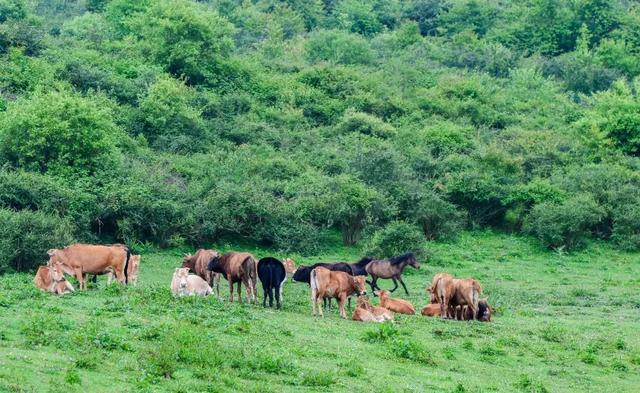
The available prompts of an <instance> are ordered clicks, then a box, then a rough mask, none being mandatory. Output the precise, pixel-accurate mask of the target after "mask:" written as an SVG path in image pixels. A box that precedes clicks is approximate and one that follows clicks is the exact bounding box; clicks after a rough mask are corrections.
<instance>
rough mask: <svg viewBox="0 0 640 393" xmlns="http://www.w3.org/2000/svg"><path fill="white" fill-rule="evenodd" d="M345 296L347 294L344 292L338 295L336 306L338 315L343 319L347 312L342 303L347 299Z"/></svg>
mask: <svg viewBox="0 0 640 393" xmlns="http://www.w3.org/2000/svg"><path fill="white" fill-rule="evenodd" d="M346 298H347V296H346V295H344V294H342V295H340V297H339V298H338V306H339V307H340V316H341V317H342V318H344V319H347V312H346V311H345V309H344V303H345V301H346V300H347V299H346Z"/></svg>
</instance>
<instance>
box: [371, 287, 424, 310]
mask: <svg viewBox="0 0 640 393" xmlns="http://www.w3.org/2000/svg"><path fill="white" fill-rule="evenodd" d="M375 294H376V295H378V296H380V306H381V307H384V308H386V309H387V310H391V311H393V312H397V313H400V314H407V315H413V314H415V313H416V309H415V308H413V305H412V304H411V303H409V302H408V301H406V300H402V299H393V298H391V297H389V295H390V294H391V292H389V291H386V290H383V291H376V292H375Z"/></svg>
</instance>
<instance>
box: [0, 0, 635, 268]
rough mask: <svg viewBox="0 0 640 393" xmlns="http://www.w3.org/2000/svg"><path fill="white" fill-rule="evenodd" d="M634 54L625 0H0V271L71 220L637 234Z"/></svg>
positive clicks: (407, 232) (36, 255) (256, 238)
mask: <svg viewBox="0 0 640 393" xmlns="http://www.w3.org/2000/svg"><path fill="white" fill-rule="evenodd" d="M639 74H640V6H638V4H637V3H636V2H633V1H624V0H576V1H572V2H567V1H560V0H524V1H513V0H504V1H498V2H496V1H491V0H409V1H400V0H373V1H364V0H324V1H314V0H283V1H276V0H258V1H239V0H238V1H234V0H220V1H215V0H212V1H200V2H197V1H187V0H144V1H128V0H111V1H108V0H77V1H73V0H53V1H44V0H0V271H10V270H21V269H28V268H31V267H33V265H34V264H37V263H39V262H41V260H39V259H42V258H43V257H44V255H45V253H44V252H45V251H46V250H47V249H48V248H51V247H53V246H60V245H64V244H67V243H68V242H70V241H72V240H81V241H95V242H115V241H118V242H126V243H127V244H136V243H138V242H142V243H145V242H148V243H151V244H157V245H159V246H160V247H171V246H181V245H187V244H188V245H200V244H208V243H211V242H213V241H216V242H217V241H219V240H220V239H233V240H234V241H249V242H252V243H255V244H260V245H263V246H266V247H271V248H274V249H280V250H287V251H295V252H300V253H315V252H319V251H321V250H322V248H323V245H324V244H325V240H326V239H327V238H331V237H332V236H333V235H334V234H336V233H338V232H339V233H340V234H341V236H342V240H343V242H344V243H345V244H348V245H351V244H364V243H366V242H368V241H369V239H371V238H373V239H374V240H375V239H376V238H377V239H381V238H385V236H386V237H387V238H388V237H393V236H394V235H395V236H398V235H402V236H401V237H402V238H405V239H406V238H409V239H411V238H420V239H422V237H423V236H424V237H426V238H427V239H437V238H443V237H448V236H455V235H456V233H458V232H459V231H461V230H463V229H465V228H478V227H494V228H497V229H499V230H504V231H514V232H524V233H528V234H531V235H533V236H534V237H536V238H537V239H539V241H540V242H542V244H544V245H545V246H547V247H550V248H554V249H560V250H570V249H575V248H579V247H580V246H581V245H583V244H584V243H585V242H587V241H590V239H605V240H606V241H610V242H612V244H614V245H615V247H619V248H621V249H626V250H637V249H639V248H640V193H639V192H638V190H639V185H640V159H639V158H638V157H639V156H640V97H639V95H638V94H639V93H640V91H639V90H640V79H638V78H637V76H638V75H639ZM379 243H383V242H382V241H378V242H376V241H373V242H372V244H379ZM374 251H375V250H374Z"/></svg>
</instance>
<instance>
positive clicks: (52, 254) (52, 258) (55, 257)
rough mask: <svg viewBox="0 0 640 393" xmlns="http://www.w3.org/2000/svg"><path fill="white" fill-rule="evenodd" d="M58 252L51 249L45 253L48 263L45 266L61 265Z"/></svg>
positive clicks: (55, 249)
mask: <svg viewBox="0 0 640 393" xmlns="http://www.w3.org/2000/svg"><path fill="white" fill-rule="evenodd" d="M60 251H61V250H58V249H57V248H52V249H50V250H49V251H47V255H49V262H47V265H49V266H50V265H53V264H54V263H62V262H63V261H62V258H61V255H60Z"/></svg>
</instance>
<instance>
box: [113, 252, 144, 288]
mask: <svg viewBox="0 0 640 393" xmlns="http://www.w3.org/2000/svg"><path fill="white" fill-rule="evenodd" d="M139 271H140V255H132V256H131V257H130V258H129V263H128V264H127V283H128V284H133V286H137V285H138V272H139ZM113 279H114V274H113V273H112V272H109V273H108V275H107V285H111V281H113Z"/></svg>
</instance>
